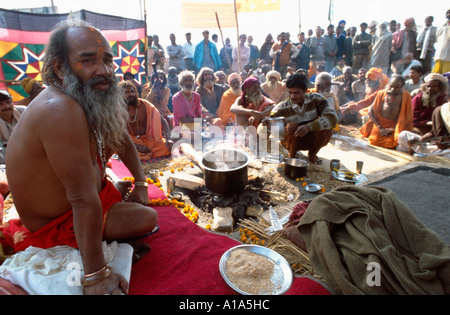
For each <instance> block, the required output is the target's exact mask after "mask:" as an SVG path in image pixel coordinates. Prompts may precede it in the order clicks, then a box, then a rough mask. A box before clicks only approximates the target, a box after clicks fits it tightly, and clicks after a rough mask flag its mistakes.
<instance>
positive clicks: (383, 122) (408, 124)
mask: <svg viewBox="0 0 450 315" xmlns="http://www.w3.org/2000/svg"><path fill="white" fill-rule="evenodd" d="M404 86H405V79H404V78H403V77H402V76H400V75H394V76H392V78H391V80H390V82H389V85H388V87H387V88H386V89H385V90H382V91H379V92H378V93H377V95H376V98H375V101H374V103H373V105H372V106H371V107H370V109H369V113H368V116H369V118H370V119H369V121H368V122H367V123H366V124H364V126H362V127H361V128H360V129H359V131H360V132H361V134H362V135H363V136H364V137H366V138H368V140H369V144H371V145H374V146H378V147H383V148H389V149H394V148H396V147H397V146H398V136H399V134H400V133H401V132H402V131H404V130H407V131H412V120H413V115H412V106H411V96H410V94H409V92H408V91H407V90H405V88H404Z"/></svg>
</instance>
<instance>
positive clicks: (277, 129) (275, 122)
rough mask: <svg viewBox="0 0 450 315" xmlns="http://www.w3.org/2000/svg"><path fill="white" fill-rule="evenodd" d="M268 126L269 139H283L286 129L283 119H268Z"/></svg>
mask: <svg viewBox="0 0 450 315" xmlns="http://www.w3.org/2000/svg"><path fill="white" fill-rule="evenodd" d="M268 121H269V124H270V137H271V138H272V139H276V140H283V139H284V132H285V129H286V119H284V117H271V118H268Z"/></svg>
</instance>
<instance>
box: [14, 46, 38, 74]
mask: <svg viewBox="0 0 450 315" xmlns="http://www.w3.org/2000/svg"><path fill="white" fill-rule="evenodd" d="M22 52H23V59H22V60H15V61H14V60H10V61H6V62H7V63H8V64H9V65H10V66H11V67H13V68H14V69H15V70H16V71H17V75H16V77H14V79H13V80H18V81H20V80H23V79H24V78H26V77H30V78H32V79H36V80H38V81H42V75H41V69H42V64H43V61H42V59H43V58H44V52H42V53H41V54H40V55H36V54H35V53H34V52H32V51H31V50H29V49H28V48H27V47H25V46H24V47H23V48H22Z"/></svg>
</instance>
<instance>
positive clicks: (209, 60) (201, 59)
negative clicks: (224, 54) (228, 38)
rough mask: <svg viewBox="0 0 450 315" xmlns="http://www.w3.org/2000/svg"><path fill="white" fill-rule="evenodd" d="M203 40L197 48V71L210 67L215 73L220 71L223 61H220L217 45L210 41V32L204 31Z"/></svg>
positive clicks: (195, 57) (195, 61)
mask: <svg viewBox="0 0 450 315" xmlns="http://www.w3.org/2000/svg"><path fill="white" fill-rule="evenodd" d="M202 34H203V40H202V41H201V42H200V43H198V44H197V46H195V51H194V64H195V65H196V66H197V69H201V68H203V67H209V68H211V69H213V71H219V70H220V68H222V60H221V59H220V56H219V53H218V51H217V47H216V45H215V44H214V43H213V42H211V41H210V40H209V31H208V30H205V31H203V33H202Z"/></svg>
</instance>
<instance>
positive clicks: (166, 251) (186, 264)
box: [112, 161, 329, 295]
mask: <svg viewBox="0 0 450 315" xmlns="http://www.w3.org/2000/svg"><path fill="white" fill-rule="evenodd" d="M112 170H113V172H114V173H115V174H116V175H117V177H119V178H123V177H128V176H130V173H129V172H128V170H127V169H126V168H125V167H124V165H123V164H122V163H120V162H117V161H112ZM149 197H150V198H151V199H156V198H165V195H164V193H163V192H162V191H161V190H160V189H159V188H157V187H156V186H154V185H150V186H149ZM155 209H156V211H157V212H158V225H159V227H160V229H159V231H158V232H156V233H155V234H153V235H151V236H149V237H147V238H146V239H145V241H146V242H147V243H148V244H150V246H151V247H152V250H151V252H150V253H149V254H147V255H146V256H144V257H143V258H142V259H141V260H140V261H138V262H137V263H135V264H134V265H133V268H132V271H131V281H130V294H132V295H153V294H166V295H229V294H235V292H234V291H233V290H231V289H230V288H229V287H228V286H227V284H226V282H225V281H224V280H223V278H222V276H221V274H220V271H219V261H220V258H221V257H222V255H223V253H224V252H225V251H227V250H228V249H230V248H231V247H233V246H236V245H240V243H239V242H237V241H235V240H233V239H231V238H229V237H227V236H223V235H218V234H214V233H211V232H209V231H207V230H204V229H203V228H201V227H199V226H198V225H196V224H195V223H193V222H192V221H190V220H188V219H187V218H186V217H185V216H184V215H183V214H181V213H180V211H179V210H178V209H177V208H175V207H174V206H172V205H170V206H161V207H155ZM286 294H288V295H328V294H329V292H328V291H327V290H326V289H325V288H324V287H323V286H322V285H321V284H320V283H318V282H316V281H314V280H312V279H310V278H307V277H300V278H295V280H294V283H293V285H292V287H291V289H290V290H289V291H288V292H287V293H286Z"/></svg>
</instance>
